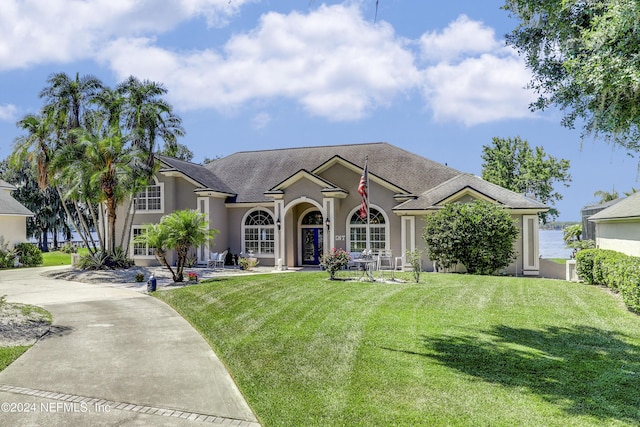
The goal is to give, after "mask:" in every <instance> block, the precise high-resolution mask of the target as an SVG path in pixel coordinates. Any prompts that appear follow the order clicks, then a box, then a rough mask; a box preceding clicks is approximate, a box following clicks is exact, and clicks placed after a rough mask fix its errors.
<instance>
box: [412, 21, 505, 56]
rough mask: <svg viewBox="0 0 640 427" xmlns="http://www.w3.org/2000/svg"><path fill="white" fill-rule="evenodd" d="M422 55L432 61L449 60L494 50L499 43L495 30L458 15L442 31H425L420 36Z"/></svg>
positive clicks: (497, 47)
mask: <svg viewBox="0 0 640 427" xmlns="http://www.w3.org/2000/svg"><path fill="white" fill-rule="evenodd" d="M420 47H421V53H422V57H423V58H425V59H427V60H434V61H450V60H454V59H458V58H460V57H462V56H467V55H474V54H482V53H485V52H489V51H496V50H498V49H499V48H500V43H498V41H497V40H496V38H495V31H493V29H492V28H490V27H487V26H485V25H484V24H483V23H482V22H480V21H472V20H471V19H469V18H468V17H467V16H466V15H460V16H459V17H458V18H457V19H456V20H455V21H453V22H452V23H450V24H449V25H448V26H447V28H445V29H444V30H443V31H442V32H440V33H438V32H436V31H434V32H429V33H425V34H423V35H422V37H420Z"/></svg>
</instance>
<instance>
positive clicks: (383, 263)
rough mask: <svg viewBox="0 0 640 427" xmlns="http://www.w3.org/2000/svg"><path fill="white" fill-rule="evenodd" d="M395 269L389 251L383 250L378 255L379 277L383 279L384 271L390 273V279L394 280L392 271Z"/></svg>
mask: <svg viewBox="0 0 640 427" xmlns="http://www.w3.org/2000/svg"><path fill="white" fill-rule="evenodd" d="M395 269H396V267H395V265H394V261H393V256H392V255H391V251H388V250H383V251H380V253H379V254H378V271H379V272H380V277H381V278H384V273H385V271H390V272H391V279H394V278H395V277H394V271H395Z"/></svg>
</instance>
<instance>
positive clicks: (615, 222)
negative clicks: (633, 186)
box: [589, 193, 640, 256]
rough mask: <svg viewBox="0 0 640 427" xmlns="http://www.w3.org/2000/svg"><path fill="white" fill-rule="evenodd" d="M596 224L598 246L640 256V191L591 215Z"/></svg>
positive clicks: (590, 219) (591, 219)
mask: <svg viewBox="0 0 640 427" xmlns="http://www.w3.org/2000/svg"><path fill="white" fill-rule="evenodd" d="M589 221H591V222H593V223H595V225H596V234H595V240H596V247H598V248H601V249H611V250H614V251H618V252H622V253H625V254H627V255H632V256H640V193H633V194H632V195H630V196H629V197H627V198H625V199H623V200H620V201H618V202H617V203H615V204H613V205H612V206H609V207H608V208H606V209H604V210H602V211H600V212H598V213H596V214H595V215H592V216H590V217H589Z"/></svg>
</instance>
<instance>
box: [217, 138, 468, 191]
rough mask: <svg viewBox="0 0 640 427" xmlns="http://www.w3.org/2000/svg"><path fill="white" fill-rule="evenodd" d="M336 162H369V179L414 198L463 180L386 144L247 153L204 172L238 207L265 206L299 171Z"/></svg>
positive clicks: (442, 166)
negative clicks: (226, 188)
mask: <svg viewBox="0 0 640 427" xmlns="http://www.w3.org/2000/svg"><path fill="white" fill-rule="evenodd" d="M335 156H340V157H341V158H343V159H344V160H346V161H348V162H350V163H353V164H354V165H358V166H360V167H363V166H364V161H365V156H369V172H370V173H372V174H374V175H377V176H378V177H380V178H383V179H385V180H387V181H389V182H391V183H393V184H395V185H396V186H399V187H401V188H403V189H405V190H406V191H408V192H411V193H414V194H418V193H420V192H422V191H424V189H425V188H431V187H434V186H436V185H438V184H440V183H442V182H444V181H447V180H448V179H451V178H453V177H454V176H456V175H458V174H460V172H459V171H457V170H455V169H452V168H450V167H447V166H444V165H442V164H440V163H437V162H434V161H432V160H429V159H426V158H424V157H421V156H418V155H416V154H414V153H410V152H408V151H405V150H403V149H401V148H398V147H395V146H393V145H391V144H388V143H385V142H378V143H367V144H351V145H335V146H322V147H302V148H286V149H277V150H264V151H246V152H239V153H235V154H232V155H230V156H227V157H223V158H221V159H217V160H214V161H213V162H211V163H209V164H207V165H205V167H206V168H207V169H208V170H209V171H210V172H211V173H212V174H213V175H214V176H216V177H218V178H219V179H220V181H221V182H224V183H226V184H227V185H228V186H229V188H230V189H231V190H232V192H233V193H236V194H237V195H238V197H237V200H236V201H237V202H262V201H271V200H272V199H270V198H268V197H266V196H265V195H264V192H265V191H267V190H269V189H270V188H273V187H275V186H276V185H277V184H278V183H280V182H282V181H283V180H284V179H286V178H287V177H289V176H291V175H293V174H295V173H296V172H297V171H299V170H300V169H306V170H309V171H313V170H315V169H316V168H317V167H319V166H320V165H322V164H324V163H325V162H327V161H328V160H330V159H331V158H333V157H335Z"/></svg>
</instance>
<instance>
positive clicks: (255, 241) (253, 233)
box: [244, 210, 276, 256]
mask: <svg viewBox="0 0 640 427" xmlns="http://www.w3.org/2000/svg"><path fill="white" fill-rule="evenodd" d="M275 228H276V227H275V223H274V221H273V217H272V216H271V214H270V213H269V212H267V211H263V210H256V211H253V212H251V213H249V215H247V218H246V220H245V222H244V249H245V251H246V252H247V253H248V252H249V251H251V252H253V254H254V255H255V256H262V255H267V256H271V255H273V254H274V253H275V235H276V232H275Z"/></svg>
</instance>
